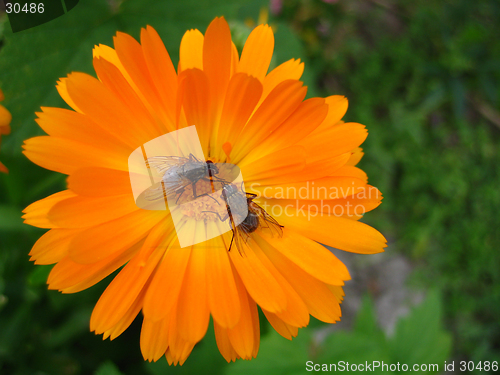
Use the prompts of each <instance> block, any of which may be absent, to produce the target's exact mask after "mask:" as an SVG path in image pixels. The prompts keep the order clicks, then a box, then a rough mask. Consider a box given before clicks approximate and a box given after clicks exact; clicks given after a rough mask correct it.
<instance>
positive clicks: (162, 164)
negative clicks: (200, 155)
mask: <svg viewBox="0 0 500 375" xmlns="http://www.w3.org/2000/svg"><path fill="white" fill-rule="evenodd" d="M147 161H148V164H149V167H150V168H154V169H155V170H156V171H157V172H158V173H159V174H160V175H163V174H164V173H165V172H166V171H167V170H169V169H170V168H172V167H173V166H180V165H183V164H185V163H186V162H188V161H189V159H188V158H185V157H182V156H152V157H150V158H148V159H147Z"/></svg>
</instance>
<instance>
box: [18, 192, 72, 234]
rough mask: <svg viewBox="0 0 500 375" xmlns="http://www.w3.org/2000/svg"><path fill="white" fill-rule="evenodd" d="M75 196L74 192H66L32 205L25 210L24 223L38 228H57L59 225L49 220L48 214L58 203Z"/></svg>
mask: <svg viewBox="0 0 500 375" xmlns="http://www.w3.org/2000/svg"><path fill="white" fill-rule="evenodd" d="M75 196H76V195H75V193H73V192H72V191H69V190H64V191H60V192H59V193H55V194H52V195H50V196H48V197H47V198H43V199H40V200H39V201H36V202H34V203H32V204H30V205H29V206H28V207H26V208H25V209H24V210H23V212H24V215H23V217H22V218H23V219H24V223H25V224H28V225H33V226H34V227H38V228H57V225H56V224H54V223H52V222H51V221H50V220H49V219H48V217H47V214H48V213H49V211H50V210H51V209H52V207H54V206H55V205H56V204H57V203H59V202H61V201H64V200H66V199H69V198H73V197H75Z"/></svg>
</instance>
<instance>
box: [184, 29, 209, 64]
mask: <svg viewBox="0 0 500 375" xmlns="http://www.w3.org/2000/svg"><path fill="white" fill-rule="evenodd" d="M203 40H204V37H203V34H202V33H200V31H199V30H197V29H193V30H188V31H186V33H185V34H184V36H183V37H182V40H181V47H180V50H179V69H178V72H179V74H180V73H181V71H183V70H186V69H192V68H197V69H201V70H203Z"/></svg>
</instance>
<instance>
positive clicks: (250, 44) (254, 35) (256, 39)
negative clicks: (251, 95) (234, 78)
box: [238, 25, 274, 82]
mask: <svg viewBox="0 0 500 375" xmlns="http://www.w3.org/2000/svg"><path fill="white" fill-rule="evenodd" d="M273 51H274V34H273V30H272V29H271V28H270V27H269V26H268V25H259V26H257V27H256V28H255V29H253V31H252V32H251V33H250V35H249V36H248V39H247V40H246V42H245V46H244V47H243V51H242V53H241V58H240V63H239V64H238V72H243V73H247V74H248V75H251V76H254V77H256V78H257V79H258V80H259V81H261V82H263V81H264V77H265V76H266V73H267V70H268V69H269V64H270V63H271V58H272V57H273Z"/></svg>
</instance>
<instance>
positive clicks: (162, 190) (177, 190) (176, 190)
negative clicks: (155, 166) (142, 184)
mask: <svg viewBox="0 0 500 375" xmlns="http://www.w3.org/2000/svg"><path fill="white" fill-rule="evenodd" d="M189 184H190V182H189V181H185V180H178V181H177V182H175V183H166V182H164V181H162V182H157V183H156V184H154V185H152V186H151V187H149V188H148V189H147V190H146V192H145V193H144V198H146V199H147V200H148V201H154V200H157V199H165V198H168V199H172V198H175V197H176V196H177V195H181V194H182V193H183V192H184V189H185V188H186V186H188V185H189Z"/></svg>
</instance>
